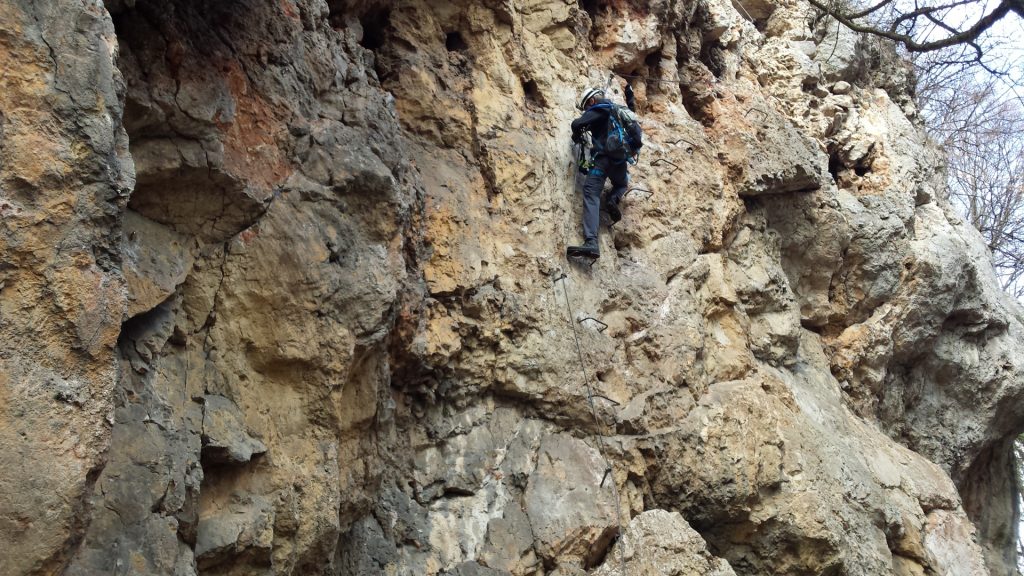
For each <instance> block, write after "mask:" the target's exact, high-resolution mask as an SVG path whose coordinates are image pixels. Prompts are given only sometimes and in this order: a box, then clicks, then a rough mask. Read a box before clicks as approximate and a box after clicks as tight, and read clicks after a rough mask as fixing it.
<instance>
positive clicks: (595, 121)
mask: <svg viewBox="0 0 1024 576" xmlns="http://www.w3.org/2000/svg"><path fill="white" fill-rule="evenodd" d="M613 106H615V104H614V103H613V102H612V101H611V100H608V99H607V98H601V99H600V100H598V101H597V103H596V104H594V105H593V106H591V107H590V108H587V109H586V111H584V112H583V115H582V116H580V117H579V118H577V119H575V120H573V121H572V139H573V141H574V142H578V141H579V140H580V137H581V136H582V134H583V132H584V131H587V132H590V141H591V143H592V144H593V146H594V150H593V154H594V155H597V154H600V153H601V147H602V146H603V145H604V142H605V140H607V139H608V113H609V111H610V110H612V107H613ZM626 106H628V107H629V109H630V110H635V109H636V99H635V98H634V97H633V91H632V90H629V91H627V92H626Z"/></svg>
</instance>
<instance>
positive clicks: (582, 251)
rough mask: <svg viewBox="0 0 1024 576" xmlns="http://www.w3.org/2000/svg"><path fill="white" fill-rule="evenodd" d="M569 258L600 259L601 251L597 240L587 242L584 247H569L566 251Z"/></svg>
mask: <svg viewBox="0 0 1024 576" xmlns="http://www.w3.org/2000/svg"><path fill="white" fill-rule="evenodd" d="M565 253H566V255H568V256H578V257H584V258H600V256H601V250H600V248H598V247H597V240H587V241H586V242H584V243H583V246H569V247H568V248H566V250H565Z"/></svg>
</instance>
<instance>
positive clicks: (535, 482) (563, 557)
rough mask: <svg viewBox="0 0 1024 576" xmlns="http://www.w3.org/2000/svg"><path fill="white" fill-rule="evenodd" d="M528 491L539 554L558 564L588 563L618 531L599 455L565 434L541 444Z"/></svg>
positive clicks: (602, 463) (601, 459)
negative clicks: (603, 484) (574, 560)
mask: <svg viewBox="0 0 1024 576" xmlns="http://www.w3.org/2000/svg"><path fill="white" fill-rule="evenodd" d="M537 458H538V463H537V468H536V469H535V470H534V471H533V474H531V475H530V482H529V485H528V486H527V488H526V494H525V498H526V514H527V516H529V519H530V525H531V526H532V527H533V535H534V538H535V540H536V548H537V551H538V553H539V554H540V555H541V556H542V557H545V558H547V559H548V560H549V561H557V562H558V563H559V564H571V563H572V562H573V559H574V558H575V559H576V562H582V563H592V562H593V560H592V559H593V558H595V557H599V556H600V555H601V553H602V552H604V549H605V547H607V546H608V544H609V543H610V541H611V539H612V538H614V536H615V534H616V533H617V531H618V524H617V523H616V516H615V514H616V512H615V506H616V503H615V502H614V501H613V500H611V499H610V497H609V496H610V494H611V492H610V490H608V489H606V488H604V487H603V486H602V481H607V480H608V479H607V478H606V477H605V470H606V465H605V461H604V459H603V458H602V457H601V454H600V453H599V452H598V451H597V450H596V449H594V448H591V447H590V446H588V445H587V444H585V443H584V442H583V441H581V440H577V439H575V438H573V437H571V436H568V435H566V434H558V435H553V436H548V437H546V438H544V439H543V440H542V441H541V445H540V452H539V453H538V456H537Z"/></svg>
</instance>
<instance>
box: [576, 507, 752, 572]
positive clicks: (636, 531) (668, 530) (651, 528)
mask: <svg viewBox="0 0 1024 576" xmlns="http://www.w3.org/2000/svg"><path fill="white" fill-rule="evenodd" d="M623 561H624V562H625V570H626V574H636V575H637V576H726V575H733V574H735V572H733V570H732V568H731V567H730V566H729V563H728V562H726V561H725V560H722V559H721V558H715V557H714V556H712V555H711V553H709V552H708V550H707V544H705V542H704V540H703V539H702V538H701V537H700V534H698V533H697V532H696V531H695V530H694V529H693V528H691V527H690V525H689V524H687V523H686V520H684V519H683V517H682V516H680V515H679V513H678V512H668V511H665V510H648V511H646V512H644V513H642V514H640V515H639V516H637V517H636V518H633V520H632V521H630V523H629V528H627V529H626V534H625V535H624V536H623V538H622V540H621V541H619V542H616V544H615V546H614V547H613V548H612V550H611V551H609V552H608V556H606V557H605V562H604V564H603V565H602V566H601V568H600V569H598V570H596V571H594V572H593V576H613V575H615V576H618V575H621V574H622V570H623V564H622V562H623Z"/></svg>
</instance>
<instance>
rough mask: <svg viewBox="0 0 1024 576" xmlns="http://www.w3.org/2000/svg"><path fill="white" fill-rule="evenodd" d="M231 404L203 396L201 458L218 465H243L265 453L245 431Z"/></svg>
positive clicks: (225, 400)
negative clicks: (255, 456)
mask: <svg viewBox="0 0 1024 576" xmlns="http://www.w3.org/2000/svg"><path fill="white" fill-rule="evenodd" d="M239 416H240V414H239V411H238V407H237V406H235V404H234V402H232V401H230V400H228V399H227V398H224V397H223V396H217V395H213V394H208V395H206V396H204V397H203V451H202V455H203V459H204V460H207V461H209V462H213V463H218V464H227V463H230V464H244V463H246V462H248V461H249V460H250V459H251V458H252V457H253V456H254V455H256V454H262V453H264V452H266V451H267V447H266V446H264V445H263V443H262V442H260V441H259V440H257V439H255V438H253V437H252V436H250V435H249V434H248V433H247V432H246V431H245V423H244V422H242V421H241V419H240V418H239Z"/></svg>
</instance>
